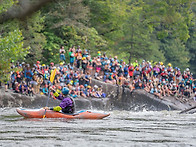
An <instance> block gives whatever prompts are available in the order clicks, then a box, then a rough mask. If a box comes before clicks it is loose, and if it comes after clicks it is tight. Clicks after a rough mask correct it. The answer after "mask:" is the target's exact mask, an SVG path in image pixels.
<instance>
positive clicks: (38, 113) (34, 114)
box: [16, 108, 110, 119]
mask: <svg viewBox="0 0 196 147" xmlns="http://www.w3.org/2000/svg"><path fill="white" fill-rule="evenodd" d="M16 111H17V112H18V113H19V114H20V115H22V116H24V117H25V118H43V115H44V113H45V109H43V108H42V109H24V108H17V109H16ZM109 115H110V114H105V113H97V112H91V111H87V110H82V111H79V112H77V113H74V114H65V113H61V112H55V111H52V110H46V114H45V116H46V117H47V118H68V119H102V118H104V117H107V116H109Z"/></svg>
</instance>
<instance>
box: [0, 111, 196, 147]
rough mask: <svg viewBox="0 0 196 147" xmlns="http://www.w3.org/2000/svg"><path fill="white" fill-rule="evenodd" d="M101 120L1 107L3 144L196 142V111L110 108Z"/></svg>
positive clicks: (45, 146) (17, 146) (101, 145)
mask: <svg viewBox="0 0 196 147" xmlns="http://www.w3.org/2000/svg"><path fill="white" fill-rule="evenodd" d="M110 113H111V116H109V117H107V118H105V119H102V120H79V119H77V120H66V119H48V118H45V119H24V118H23V117H21V116H20V115H18V114H17V112H16V111H15V108H1V109H0V146H3V147H4V146H8V147H9V146H14V147H21V146H29V147H31V146H32V147H38V146H43V147H50V146H57V147H58V146H64V147H68V146H74V147H75V146H78V147H83V146H84V147H86V146H88V147H91V146H95V147H104V146H111V147H115V146H117V147H119V146H120V147H126V146H156V147H159V146H176V147H179V146H181V147H184V146H196V114H183V115H179V114H178V112H176V111H170V112H168V111H161V112H152V111H151V112H128V111H111V112H110Z"/></svg>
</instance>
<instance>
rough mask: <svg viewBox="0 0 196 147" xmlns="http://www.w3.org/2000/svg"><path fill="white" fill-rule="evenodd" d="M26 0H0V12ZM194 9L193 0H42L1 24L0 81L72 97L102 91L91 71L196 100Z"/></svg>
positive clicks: (31, 92) (18, 88)
mask: <svg viewBox="0 0 196 147" xmlns="http://www.w3.org/2000/svg"><path fill="white" fill-rule="evenodd" d="M29 2H30V1H29ZM31 2H35V3H36V0H33V1H31ZM26 3H28V2H26ZM26 3H25V2H24V1H22V0H18V1H15V0H10V1H2V2H0V4H1V5H0V19H1V20H2V19H4V17H6V16H7V17H8V14H9V13H11V14H17V13H18V11H20V12H22V10H21V9H22V8H23V7H24V6H25V5H24V4H26ZM26 6H27V5H26ZM30 6H31V5H28V7H25V8H26V9H31V8H30ZM16 7H17V9H15V8H16ZM26 9H25V10H26ZM36 10H37V9H36ZM195 16H196V3H195V2H194V1H193V0H186V1H183V2H182V1H173V0H167V1H166V0H162V1H158V0H157V1H156V0H155V1H154V0H147V1H146V0H145V1H144V0H141V1H139V2H138V1H135V0H128V1H118V0H109V1H99V0H91V1H88V0H75V1H71V0H68V1H64V0H59V1H58V2H56V1H54V2H49V3H48V4H47V5H45V6H43V7H41V6H40V8H39V9H38V10H37V11H36V12H34V13H32V15H29V16H28V15H27V17H24V18H20V19H17V18H14V19H10V20H9V21H7V19H6V18H5V20H6V21H3V22H2V23H1V24H0V81H1V84H2V85H3V84H5V91H7V89H8V88H11V89H12V90H13V91H14V92H16V93H22V94H25V95H34V94H37V93H41V94H45V95H47V94H48V92H49V91H48V87H49V86H52V85H53V86H54V88H56V89H57V90H59V92H60V91H61V89H62V87H64V86H66V87H68V88H69V89H70V90H71V93H70V94H71V95H72V96H73V97H77V96H82V97H97V98H100V97H107V95H106V93H104V92H103V90H102V89H103V87H102V86H97V85H91V79H92V78H94V79H97V80H100V81H103V82H105V83H109V84H112V85H118V86H122V87H127V88H129V89H130V90H131V91H132V90H137V89H144V90H145V91H147V92H148V93H151V94H153V95H156V96H157V97H158V98H159V99H164V97H168V96H174V97H176V99H178V100H180V101H189V99H192V100H196V81H195V79H194V75H195V73H196V66H195V65H196V57H195V55H196V48H195V46H196V34H195V33H196V31H195V24H196V19H195V18H196V17H195ZM117 55H118V56H117ZM24 61H25V62H24ZM54 68H57V69H58V71H57V74H56V76H55V82H54V83H50V82H49V77H50V74H51V71H52V70H54Z"/></svg>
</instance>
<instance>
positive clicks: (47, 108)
mask: <svg viewBox="0 0 196 147" xmlns="http://www.w3.org/2000/svg"><path fill="white" fill-rule="evenodd" d="M44 109H46V110H53V111H57V112H59V111H60V110H62V108H61V107H60V106H56V107H44Z"/></svg>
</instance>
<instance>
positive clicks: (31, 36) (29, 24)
mask: <svg viewBox="0 0 196 147" xmlns="http://www.w3.org/2000/svg"><path fill="white" fill-rule="evenodd" d="M43 28H44V17H43V16H41V13H40V11H38V12H36V13H34V14H33V15H32V16H31V17H28V18H26V19H24V20H22V21H20V29H21V30H22V33H23V37H24V47H28V46H29V47H30V50H29V53H28V54H27V56H26V62H28V63H30V64H33V63H35V61H36V60H41V59H42V51H43V48H44V46H45V44H46V38H45V35H44V34H43V33H42V31H43Z"/></svg>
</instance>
